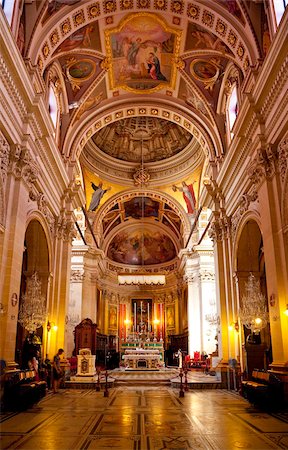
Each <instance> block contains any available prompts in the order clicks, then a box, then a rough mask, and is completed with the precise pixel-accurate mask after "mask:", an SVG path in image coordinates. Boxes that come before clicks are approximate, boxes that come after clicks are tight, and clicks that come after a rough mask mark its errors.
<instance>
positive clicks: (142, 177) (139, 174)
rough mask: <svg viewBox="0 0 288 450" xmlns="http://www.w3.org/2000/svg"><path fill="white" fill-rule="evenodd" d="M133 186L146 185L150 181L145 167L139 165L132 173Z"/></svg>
mask: <svg viewBox="0 0 288 450" xmlns="http://www.w3.org/2000/svg"><path fill="white" fill-rule="evenodd" d="M133 178H134V184H135V186H142V185H146V184H147V183H148V182H149V181H150V178H151V176H150V174H149V172H148V171H147V169H145V167H143V166H140V167H138V169H136V171H135V173H134V174H133Z"/></svg>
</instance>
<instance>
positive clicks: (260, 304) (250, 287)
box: [239, 273, 269, 333]
mask: <svg viewBox="0 0 288 450" xmlns="http://www.w3.org/2000/svg"><path fill="white" fill-rule="evenodd" d="M245 290H246V293H245V295H243V297H242V307H241V308H240V310H239V317H240V320H241V322H242V323H243V325H244V326H245V327H246V328H249V329H250V330H251V331H252V333H259V332H260V330H261V329H262V328H265V327H266V325H267V323H268V322H269V314H268V311H267V302H266V298H265V297H264V295H263V294H262V293H261V291H260V281H259V280H258V281H257V280H256V278H255V276H254V275H253V274H252V273H250V275H249V277H248V282H247V283H245Z"/></svg>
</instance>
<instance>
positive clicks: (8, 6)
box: [1, 0, 15, 25]
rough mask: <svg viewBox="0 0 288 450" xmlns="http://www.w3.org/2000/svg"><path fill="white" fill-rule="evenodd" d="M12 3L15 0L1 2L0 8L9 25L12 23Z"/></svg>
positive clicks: (2, 0)
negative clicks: (0, 7)
mask: <svg viewBox="0 0 288 450" xmlns="http://www.w3.org/2000/svg"><path fill="white" fill-rule="evenodd" d="M14 3H15V0H1V6H2V9H3V11H4V14H5V16H6V19H7V20H8V22H9V25H11V23H12V17H13V10H14Z"/></svg>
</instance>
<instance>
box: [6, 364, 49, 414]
mask: <svg viewBox="0 0 288 450" xmlns="http://www.w3.org/2000/svg"><path fill="white" fill-rule="evenodd" d="M46 387H47V385H46V381H37V380H36V373H35V370H12V371H8V372H6V373H5V380H4V395H3V405H4V410H6V411H19V410H25V409H27V408H29V407H31V406H32V405H33V404H34V403H37V402H38V401H39V400H40V399H41V398H42V397H44V396H45V395H46Z"/></svg>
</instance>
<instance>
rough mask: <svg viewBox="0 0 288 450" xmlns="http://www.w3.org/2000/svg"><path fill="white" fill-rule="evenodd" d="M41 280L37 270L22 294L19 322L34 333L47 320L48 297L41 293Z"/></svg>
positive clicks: (28, 280) (28, 279)
mask: <svg viewBox="0 0 288 450" xmlns="http://www.w3.org/2000/svg"><path fill="white" fill-rule="evenodd" d="M41 284H42V283H41V281H40V280H39V276H38V274H37V272H34V273H33V275H32V276H31V277H29V278H27V288H26V292H25V294H24V295H23V296H22V299H21V304H20V308H19V316H18V322H19V323H20V324H21V325H22V327H23V328H25V329H26V330H28V331H29V333H33V332H35V331H36V330H37V328H40V327H41V326H42V325H43V324H44V323H45V321H46V316H47V311H46V299H45V297H44V296H43V295H42V293H41Z"/></svg>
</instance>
